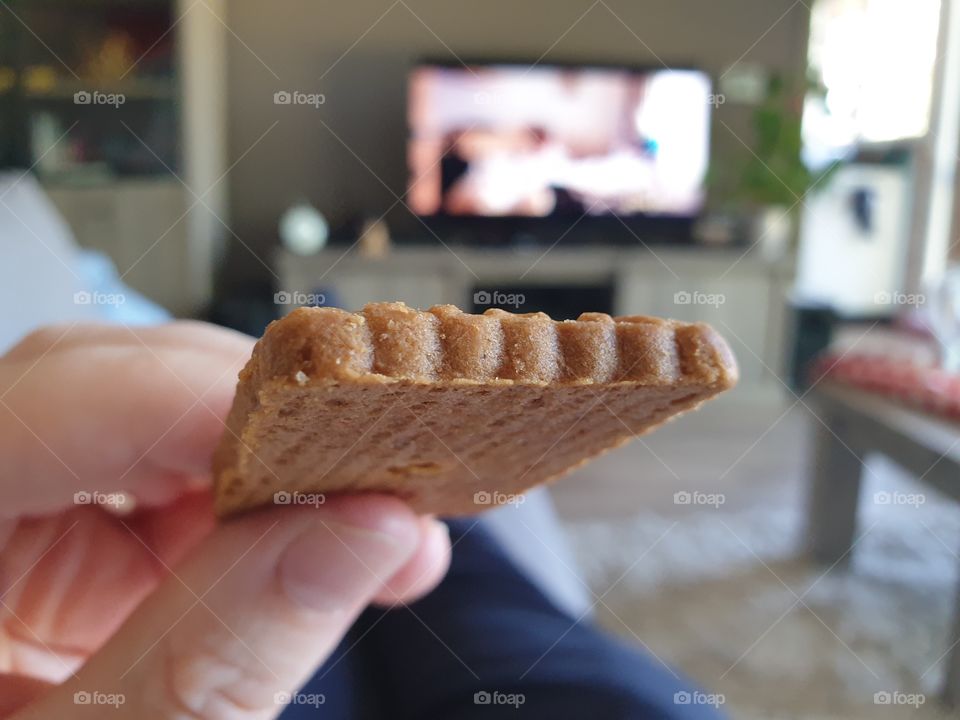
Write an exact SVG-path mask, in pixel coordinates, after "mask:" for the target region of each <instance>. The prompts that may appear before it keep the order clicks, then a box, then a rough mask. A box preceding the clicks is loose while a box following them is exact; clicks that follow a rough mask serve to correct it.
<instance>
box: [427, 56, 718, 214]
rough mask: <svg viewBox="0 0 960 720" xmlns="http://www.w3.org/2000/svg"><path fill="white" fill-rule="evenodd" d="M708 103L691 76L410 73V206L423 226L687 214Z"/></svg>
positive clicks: (702, 85)
mask: <svg viewBox="0 0 960 720" xmlns="http://www.w3.org/2000/svg"><path fill="white" fill-rule="evenodd" d="M710 93H711V85H710V79H709V77H708V76H707V75H706V74H705V73H703V72H699V71H696V70H667V69H664V70H650V71H637V70H628V69H618V68H601V67H597V68H593V67H580V68H571V67H561V66H546V65H537V66H523V65H480V66H477V65H473V66H469V67H464V66H459V67H454V66H445V65H420V66H418V67H417V68H416V69H415V70H414V71H413V73H412V75H411V78H410V86H409V106H408V114H409V117H408V121H409V125H410V144H409V148H408V162H409V166H410V180H409V186H408V202H409V205H410V207H411V209H412V210H413V211H414V212H415V213H416V214H418V215H423V216H431V215H451V216H466V217H560V216H576V217H580V216H584V215H587V216H589V215H596V216H610V215H616V216H634V215H639V216H658V215H659V216H676V217H691V216H694V215H696V214H697V213H698V212H699V211H700V209H701V207H702V204H703V199H704V190H703V184H704V176H705V174H706V171H707V163H708V155H709V135H710V100H711V99H712V95H711V94H710Z"/></svg>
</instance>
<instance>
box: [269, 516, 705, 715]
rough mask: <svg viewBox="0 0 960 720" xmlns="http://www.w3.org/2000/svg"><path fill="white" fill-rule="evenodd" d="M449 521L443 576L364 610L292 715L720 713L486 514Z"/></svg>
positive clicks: (292, 705) (289, 712) (304, 689)
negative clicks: (576, 608)
mask: <svg viewBox="0 0 960 720" xmlns="http://www.w3.org/2000/svg"><path fill="white" fill-rule="evenodd" d="M449 524H450V534H451V539H452V541H453V543H454V551H453V560H452V564H451V567H450V573H449V574H448V575H447V577H446V578H445V579H444V581H443V582H442V583H441V584H440V586H439V587H438V588H437V589H436V590H435V591H434V592H432V593H431V594H430V595H428V596H427V597H426V598H424V599H422V600H420V601H419V602H417V603H415V604H413V605H411V606H410V607H409V608H404V607H400V608H395V609H391V610H377V609H370V610H368V611H367V612H365V613H364V614H363V615H362V616H361V617H360V619H359V620H358V621H357V623H356V624H355V626H354V627H353V628H352V629H351V631H350V633H349V634H348V635H347V637H346V638H345V639H344V641H343V642H342V643H341V644H340V646H339V647H338V648H337V650H336V652H335V653H334V655H333V656H332V657H331V658H330V659H329V660H328V661H327V662H326V663H325V664H324V666H323V667H322V668H321V669H320V670H319V671H318V672H317V674H316V675H314V677H313V678H312V679H311V680H310V682H309V683H307V685H306V686H305V687H304V688H303V689H302V691H301V694H300V695H299V696H298V697H297V698H296V700H297V701H298V702H300V703H301V704H291V705H290V706H289V707H288V708H287V710H286V711H285V712H284V714H283V716H282V717H283V718H284V719H285V720H291V719H294V718H312V717H323V718H327V719H329V720H341V719H343V720H346V719H347V718H351V719H357V720H365V719H366V718H389V719H390V720H473V719H474V718H476V719H477V720H481V719H483V720H489V719H496V718H510V719H511V720H526V719H530V720H563V719H565V718H576V719H579V718H591V719H592V718H598V719H599V720H620V719H621V718H622V719H627V718H630V719H631V720H632V719H638V720H639V719H642V720H708V719H709V720H717V719H718V718H719V717H720V714H719V713H718V712H717V711H716V710H715V709H714V707H712V706H711V705H708V704H705V703H703V702H699V701H700V700H702V699H703V694H702V693H699V692H698V691H697V690H696V689H695V688H694V687H692V686H691V685H690V684H689V683H688V682H686V681H685V680H684V679H682V678H678V677H677V676H676V675H675V674H674V673H673V672H672V671H671V670H668V669H667V668H665V667H664V666H663V665H661V664H660V663H659V662H658V661H656V660H655V659H653V658H651V657H648V656H647V655H645V654H644V653H642V652H640V651H639V650H638V649H636V648H634V647H632V646H630V645H628V644H626V643H624V642H621V641H620V640H618V639H616V638H614V637H611V636H609V635H607V634H605V633H603V632H602V631H601V630H599V629H598V628H596V627H595V626H594V625H593V624H591V623H590V622H588V621H584V620H581V621H579V622H578V621H577V620H576V618H573V617H570V616H569V615H566V614H565V613H563V612H561V611H560V610H558V609H557V608H556V607H554V606H553V605H552V604H551V603H550V602H549V601H548V600H547V599H546V598H545V597H544V596H543V594H542V593H541V592H540V591H539V589H537V588H536V587H535V586H534V585H533V584H532V583H531V582H530V581H529V580H527V578H526V577H525V576H524V575H523V574H522V573H520V572H519V571H518V570H517V568H516V567H514V565H513V564H512V563H511V562H510V561H509V560H508V559H507V558H506V556H505V555H504V553H503V551H502V549H501V548H500V547H499V546H498V545H497V543H496V542H495V541H494V540H493V538H492V537H491V536H490V535H489V534H488V533H487V532H486V531H485V529H484V527H483V523H482V522H481V523H479V524H478V523H477V521H476V520H453V521H450V523H449ZM321 699H322V701H323V702H322V704H319V703H320V700H321ZM309 703H314V704H312V705H311V704H309Z"/></svg>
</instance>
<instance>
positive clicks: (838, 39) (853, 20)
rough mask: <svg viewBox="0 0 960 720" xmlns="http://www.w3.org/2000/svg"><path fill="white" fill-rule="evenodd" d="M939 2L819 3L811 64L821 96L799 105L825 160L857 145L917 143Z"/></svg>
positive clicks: (811, 142) (814, 147)
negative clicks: (832, 153) (823, 92)
mask: <svg viewBox="0 0 960 720" xmlns="http://www.w3.org/2000/svg"><path fill="white" fill-rule="evenodd" d="M939 19H940V0H910V1H909V2H906V1H905V0H818V1H817V3H816V4H815V5H814V7H813V10H812V15H811V25H810V48H809V64H810V69H811V71H812V72H813V74H814V77H815V78H818V79H819V80H820V82H821V83H822V85H823V88H824V89H825V90H826V93H825V95H821V94H817V93H813V94H811V95H810V96H809V97H808V98H807V101H806V103H805V105H804V139H805V141H806V142H807V144H808V146H810V149H811V151H812V152H813V153H814V154H815V155H820V156H821V157H820V158H816V157H814V158H811V159H813V160H814V162H816V161H817V159H821V160H822V159H824V158H823V155H824V154H831V151H837V150H841V149H845V148H849V147H850V146H852V145H854V144H857V143H865V142H866V143H880V142H891V141H896V140H904V139H910V138H917V137H922V136H923V135H925V134H926V132H927V129H928V127H929V122H930V98H931V94H932V91H933V71H934V63H935V61H936V54H937V29H938V25H939Z"/></svg>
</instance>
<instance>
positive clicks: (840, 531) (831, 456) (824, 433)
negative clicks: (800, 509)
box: [807, 413, 863, 565]
mask: <svg viewBox="0 0 960 720" xmlns="http://www.w3.org/2000/svg"><path fill="white" fill-rule="evenodd" d="M821 417H822V419H823V421H824V422H825V423H826V424H827V425H829V426H830V429H828V428H826V427H824V426H823V424H822V423H819V422H815V423H814V425H815V426H816V437H815V440H814V448H813V462H812V466H811V467H810V496H809V505H808V508H807V530H808V534H809V535H808V537H809V549H810V552H811V554H812V555H813V557H814V559H815V560H817V561H818V562H820V563H824V564H827V565H832V564H834V563H837V564H845V563H846V562H847V561H849V559H850V553H849V550H850V548H851V546H852V545H853V539H854V535H855V533H856V528H857V500H858V499H859V496H860V474H861V470H862V469H863V463H862V460H861V457H860V456H859V455H858V454H857V453H856V452H851V449H850V444H849V442H847V440H846V439H845V438H844V431H845V427H844V425H845V421H844V420H843V418H842V416H840V415H839V414H837V413H830V414H822V415H821ZM830 430H833V432H830ZM841 440H843V442H841Z"/></svg>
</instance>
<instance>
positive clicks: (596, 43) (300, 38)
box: [227, 0, 808, 249]
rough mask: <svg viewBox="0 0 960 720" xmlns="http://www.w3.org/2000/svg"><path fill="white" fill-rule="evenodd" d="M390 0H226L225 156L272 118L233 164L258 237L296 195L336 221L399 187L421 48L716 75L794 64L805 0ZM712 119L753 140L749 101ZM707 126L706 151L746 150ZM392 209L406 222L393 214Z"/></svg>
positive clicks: (269, 231) (375, 208)
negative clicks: (316, 104) (740, 67)
mask: <svg viewBox="0 0 960 720" xmlns="http://www.w3.org/2000/svg"><path fill="white" fill-rule="evenodd" d="M391 2H392V0H378V1H374V0H346V1H344V0H341V1H340V2H331V1H329V0H322V1H316V0H270V2H266V1H263V0H261V1H260V2H254V0H228V2H227V5H228V15H227V23H228V24H229V26H230V29H231V30H232V31H233V33H235V34H236V37H232V38H231V39H230V47H229V118H230V119H229V127H228V132H229V156H230V162H233V161H234V160H235V159H236V158H238V157H239V156H240V155H242V154H243V153H244V152H247V151H248V149H249V148H250V146H251V145H252V144H253V143H254V142H255V141H256V140H257V138H259V137H260V136H261V135H262V134H263V133H264V132H265V131H266V130H267V129H268V128H269V127H270V126H271V125H272V124H273V123H275V122H276V123H277V124H276V126H275V127H273V129H272V130H271V131H270V132H269V133H267V135H266V136H265V137H264V138H263V139H262V140H261V141H260V142H259V144H257V145H256V147H254V148H253V149H252V150H249V154H248V155H247V156H246V157H244V158H243V159H242V160H241V161H240V162H239V163H238V164H237V165H236V167H234V168H233V170H232V171H231V173H230V176H229V183H230V184H229V188H230V196H231V212H232V224H233V226H234V228H235V229H236V230H237V232H238V234H239V235H240V236H241V237H242V238H243V239H244V241H245V242H247V243H249V244H251V245H252V246H254V247H255V248H258V249H259V248H263V247H265V246H266V245H267V244H269V243H270V242H272V241H273V239H274V235H275V230H274V228H275V227H276V220H277V215H278V213H279V212H280V211H281V210H282V209H283V208H284V207H285V206H287V205H288V204H289V203H291V202H294V201H296V200H297V199H299V198H307V199H309V200H311V201H312V202H314V203H315V204H316V205H317V206H318V207H319V208H320V209H321V210H322V211H323V212H324V213H326V214H327V215H328V216H329V217H331V219H333V220H338V219H343V218H345V217H347V216H349V215H351V214H353V213H354V212H356V211H361V210H362V211H367V212H373V213H377V214H379V213H380V212H382V211H384V210H386V208H387V207H388V206H389V205H390V204H391V203H392V202H393V201H394V197H393V196H392V195H391V194H390V192H389V191H388V190H387V189H386V188H385V187H384V185H383V184H381V182H380V181H382V182H383V183H384V184H385V185H386V186H387V187H389V188H390V189H392V190H393V191H394V192H396V193H398V194H400V193H402V192H403V189H404V184H405V179H406V177H405V176H406V165H405V154H404V153H405V151H404V137H405V116H404V93H405V77H406V72H407V69H408V67H409V66H410V64H411V63H412V62H413V61H414V60H415V59H417V58H418V57H423V56H443V55H449V54H450V53H451V52H454V53H456V54H458V55H460V56H462V57H477V56H480V57H483V56H505V57H514V56H517V57H520V58H537V57H539V56H541V55H543V54H544V53H547V54H546V56H545V58H544V59H545V60H583V61H610V62H625V63H631V64H640V65H647V64H649V65H658V64H659V60H658V59H657V58H658V57H659V58H660V59H662V61H663V62H665V63H667V64H678V65H684V64H690V65H695V66H700V67H703V68H705V69H707V70H708V71H710V72H711V73H712V74H713V75H714V76H716V75H719V74H720V73H722V72H723V71H724V70H725V69H726V68H727V67H728V66H729V65H731V64H732V63H734V62H736V61H737V60H738V59H739V58H740V57H741V56H742V55H744V53H746V56H745V57H744V62H751V63H761V64H764V65H767V66H769V67H772V68H776V69H779V70H782V71H787V72H796V71H797V70H798V69H800V68H802V66H803V57H804V53H805V47H806V29H807V22H808V18H807V13H806V10H805V6H804V3H795V2H794V0H722V1H721V0H606V3H607V5H608V6H609V7H610V8H611V9H612V10H613V12H614V13H616V15H618V16H619V17H620V18H621V19H622V20H623V22H624V23H626V25H628V26H629V29H628V28H627V27H624V25H623V24H621V22H620V20H618V19H617V18H616V17H615V16H614V15H613V14H612V13H611V12H610V11H608V10H607V9H606V7H605V6H604V5H603V4H602V3H597V4H595V5H594V6H593V8H592V10H589V11H588V12H586V13H585V11H587V9H588V8H590V7H591V4H590V1H589V0H576V1H574V0H477V1H475V2H463V1H460V0H456V1H455V0H406V2H405V3H404V2H402V1H398V2H396V3H394V4H393V5H392V6H391ZM391 7H392V9H389V11H388V12H386V14H385V15H383V14H384V12H385V11H387V10H388V8H391ZM408 7H409V8H410V9H408ZM411 11H412V12H411ZM414 13H416V16H419V19H418V17H416V16H415V15H414ZM584 13H585V14H584ZM382 15H383V17H382V18H381V16H382ZM378 18H381V19H380V20H379V22H377V20H378ZM578 19H579V20H578ZM421 21H422V22H421ZM375 23H376V24H375ZM374 25H375V26H374ZM371 26H373V27H372V29H371ZM571 28H572V29H571ZM364 33H366V34H364ZM634 33H635V34H636V36H635V35H634ZM361 36H363V37H362V38H361ZM761 36H762V38H761ZM355 42H356V44H355V45H354V43H355ZM755 43H756V44H755ZM351 46H352V48H351ZM447 48H449V50H448V49H447ZM548 51H549V52H548ZM344 53H346V54H345V55H344ZM341 55H343V57H342V58H341ZM338 59H339V61H338ZM280 89H288V90H292V89H300V90H303V91H307V92H321V93H324V94H325V96H326V104H325V105H323V106H322V107H321V108H320V109H319V110H312V109H308V108H302V107H301V108H295V107H288V106H275V105H274V104H273V93H274V92H275V91H276V90H280ZM716 117H717V119H722V120H723V121H724V122H726V123H727V124H728V125H730V126H731V127H732V128H733V129H734V131H735V132H736V133H737V135H739V136H741V137H743V138H744V139H746V140H749V137H750V134H749V109H748V108H744V107H736V106H733V105H730V104H728V105H726V106H725V107H723V108H721V109H720V111H719V113H718V114H717V116H716ZM321 120H322V122H321ZM323 123H326V124H327V125H329V127H330V130H332V131H333V133H336V134H337V135H338V136H339V137H340V139H341V140H342V141H343V143H345V144H346V145H347V146H348V147H349V148H350V149H349V150H348V149H347V148H345V147H344V145H342V144H341V142H340V141H339V140H337V139H336V137H334V135H333V134H332V133H331V132H330V131H329V130H327V129H326V128H325V127H324V125H323ZM714 125H715V127H714V149H715V155H714V162H722V158H723V157H724V156H725V155H727V154H729V153H731V152H740V153H742V152H743V148H742V146H741V145H740V142H739V141H738V140H737V139H736V138H734V137H733V136H732V135H731V134H730V132H729V131H728V130H726V129H725V128H724V127H723V126H722V125H721V124H720V123H719V122H715V123H714ZM351 150H352V152H353V153H356V155H357V156H359V158H360V159H362V161H363V162H361V161H360V160H359V159H357V158H356V157H354V156H353V155H352V154H351ZM718 158H719V160H718ZM363 163H366V165H368V166H369V169H367V168H365V167H364V165H363ZM377 177H379V178H380V181H378V180H377ZM390 218H391V219H392V220H393V221H394V225H395V227H402V226H403V220H404V218H403V217H402V216H401V215H397V214H393V215H391V216H390Z"/></svg>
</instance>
